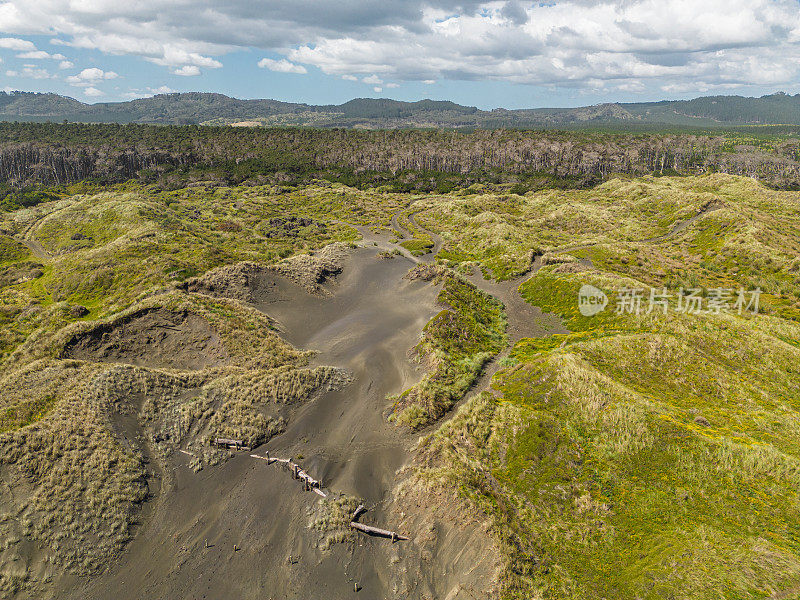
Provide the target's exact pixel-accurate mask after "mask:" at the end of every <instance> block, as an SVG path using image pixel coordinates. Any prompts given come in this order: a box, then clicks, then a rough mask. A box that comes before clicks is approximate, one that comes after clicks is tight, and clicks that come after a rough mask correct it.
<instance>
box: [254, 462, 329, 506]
mask: <svg viewBox="0 0 800 600" xmlns="http://www.w3.org/2000/svg"><path fill="white" fill-rule="evenodd" d="M250 456H251V457H253V458H258V459H259V460H265V461H267V464H268V465H271V464H272V463H281V464H284V465H286V466H287V467H288V468H289V470H290V471H291V472H292V479H299V480H300V481H302V482H303V489H305V491H307V492H309V491H311V492H314V493H315V494H317V495H319V496H322V497H323V498H327V497H328V494H326V493H325V492H323V491H322V489H321V488H322V482H321V481H319V480H318V479H314V478H313V477H311V475H309V474H308V473H306V472H305V471H304V470H303V469H301V468H300V465H298V464H297V463H296V462H294V461H293V460H292V459H291V458H272V457H270V455H269V452H267V455H266V456H259V455H258V454H251V455H250Z"/></svg>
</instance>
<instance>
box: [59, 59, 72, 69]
mask: <svg viewBox="0 0 800 600" xmlns="http://www.w3.org/2000/svg"><path fill="white" fill-rule="evenodd" d="M74 66H75V64H74V63H72V62H71V61H68V60H62V61H61V62H60V63H58V68H59V69H71V68H72V67H74Z"/></svg>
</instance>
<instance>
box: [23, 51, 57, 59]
mask: <svg viewBox="0 0 800 600" xmlns="http://www.w3.org/2000/svg"><path fill="white" fill-rule="evenodd" d="M17 58H25V59H28V60H44V59H46V58H50V59H52V60H64V59H66V58H67V57H66V56H64V55H63V54H50V53H49V52H45V51H44V50H31V51H30V52H22V53H21V54H17Z"/></svg>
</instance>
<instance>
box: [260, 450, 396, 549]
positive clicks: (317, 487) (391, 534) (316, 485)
mask: <svg viewBox="0 0 800 600" xmlns="http://www.w3.org/2000/svg"><path fill="white" fill-rule="evenodd" d="M250 456H252V457H253V458H257V459H259V460H265V461H267V464H268V465H271V464H272V463H281V464H282V465H286V467H287V468H288V469H289V470H290V471H291V472H292V477H294V478H295V479H299V480H300V481H302V482H303V487H304V489H305V490H306V491H312V492H314V493H316V494H319V495H320V496H322V497H323V498H327V496H328V495H327V494H326V493H325V492H323V491H322V489H321V487H322V483H321V482H320V481H319V480H317V479H314V478H313V477H311V475H309V474H308V473H306V472H305V471H304V470H303V469H301V468H300V465H298V464H297V463H296V462H294V461H293V460H292V459H291V458H275V457H272V456H270V455H269V452H267V455H266V456H259V455H258V454H251V455H250ZM365 512H367V509H366V508H365V507H364V505H363V504H359V505H358V508H356V510H355V512H353V516H352V517H351V519H352V520H351V521H350V527H351V528H353V529H357V530H358V531H363V532H364V533H368V534H369V535H377V536H380V537H384V538H389V539H391V540H392V542H396V541H400V540H407V539H409V538H408V537H406V536H404V535H400V534H399V533H397V532H396V531H389V530H388V529H380V528H378V527H372V526H371V525H364V524H362V523H359V522H358V518H359V517H360V516H361V515H363V514H364V513H365Z"/></svg>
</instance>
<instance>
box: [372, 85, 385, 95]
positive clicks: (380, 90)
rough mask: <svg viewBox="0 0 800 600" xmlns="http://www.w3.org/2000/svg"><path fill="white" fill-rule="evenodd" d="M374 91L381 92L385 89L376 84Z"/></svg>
mask: <svg viewBox="0 0 800 600" xmlns="http://www.w3.org/2000/svg"><path fill="white" fill-rule="evenodd" d="M372 91H373V92H377V93H379V94H380V93H381V92H382V91H383V88H382V87H380V86H375V87H374V88H372Z"/></svg>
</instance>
